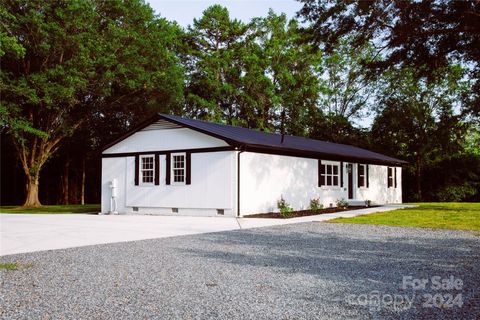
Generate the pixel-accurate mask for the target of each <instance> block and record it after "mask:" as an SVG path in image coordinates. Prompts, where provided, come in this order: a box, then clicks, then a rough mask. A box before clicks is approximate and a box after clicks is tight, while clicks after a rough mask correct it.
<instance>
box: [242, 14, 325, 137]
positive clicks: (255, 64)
mask: <svg viewBox="0 0 480 320" xmlns="http://www.w3.org/2000/svg"><path fill="white" fill-rule="evenodd" d="M252 28H254V30H255V33H254V34H255V41H252V44H251V47H253V48H256V50H252V52H251V53H250V54H251V55H252V56H254V57H255V59H252V58H251V59H250V60H252V61H248V62H247V63H246V68H247V72H246V75H245V82H247V83H248V84H249V85H248V86H246V88H248V90H246V91H247V92H248V95H249V96H250V97H251V98H252V99H251V103H250V105H251V106H252V105H253V106H255V105H257V112H256V114H257V116H258V117H259V118H260V119H261V122H260V123H262V125H261V126H259V127H260V128H268V127H269V128H268V129H270V130H277V131H284V132H285V133H288V134H294V135H302V136H305V135H309V132H310V131H311V128H309V127H307V126H306V124H307V120H308V115H309V112H310V111H311V110H315V109H316V107H317V103H318V96H319V91H320V85H319V78H318V74H319V70H320V64H321V52H319V51H316V50H312V48H311V46H310V45H308V44H306V43H304V42H302V41H301V40H302V39H301V37H302V34H301V32H300V27H299V24H298V22H297V21H296V20H294V19H292V20H288V19H287V17H286V15H285V14H281V15H277V14H275V13H274V12H273V11H272V10H270V11H269V13H268V15H267V17H265V18H256V19H254V20H253V21H252ZM254 68H256V70H261V72H260V73H259V74H258V75H257V73H255V72H252V69H254ZM252 75H253V76H252ZM250 78H251V79H250ZM260 83H265V85H262V86H260V92H254V91H255V90H257V91H258V89H259V88H258V86H256V85H255V84H260ZM264 88H265V89H266V90H265V89H264ZM263 94H266V95H267V97H269V99H259V97H261V96H262V95H263ZM264 100H265V102H264V103H263V104H260V103H261V102H262V101H264ZM282 112H284V113H285V118H284V119H282ZM267 123H270V126H268V125H267Z"/></svg>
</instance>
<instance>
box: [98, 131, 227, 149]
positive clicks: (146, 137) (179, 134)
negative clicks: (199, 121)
mask: <svg viewBox="0 0 480 320" xmlns="http://www.w3.org/2000/svg"><path fill="white" fill-rule="evenodd" d="M224 146H228V144H227V143H226V142H225V141H223V140H220V139H217V138H213V137H211V136H209V135H206V134H203V133H200V132H197V131H194V130H191V129H188V128H180V129H164V130H144V131H138V132H135V133H134V134H133V135H131V136H130V137H128V138H126V139H125V140H122V141H120V142H119V143H117V144H115V145H113V146H111V147H110V148H108V149H107V150H105V151H104V152H103V153H123V152H142V151H161V150H175V149H198V148H211V147H224Z"/></svg>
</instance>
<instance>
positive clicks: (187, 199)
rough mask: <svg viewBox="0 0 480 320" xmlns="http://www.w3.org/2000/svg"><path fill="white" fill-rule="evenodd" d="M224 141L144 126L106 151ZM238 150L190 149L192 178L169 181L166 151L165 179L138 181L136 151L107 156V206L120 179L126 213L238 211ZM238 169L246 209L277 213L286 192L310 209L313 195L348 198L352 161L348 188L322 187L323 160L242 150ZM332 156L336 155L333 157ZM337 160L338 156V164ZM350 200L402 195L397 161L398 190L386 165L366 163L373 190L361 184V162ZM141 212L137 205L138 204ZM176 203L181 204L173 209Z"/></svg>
mask: <svg viewBox="0 0 480 320" xmlns="http://www.w3.org/2000/svg"><path fill="white" fill-rule="evenodd" d="M227 145H228V144H227V143H225V142H224V141H223V140H220V139H216V138H213V137H211V136H208V135H205V134H202V133H199V132H196V131H194V130H191V129H188V128H173V129H172V128H170V129H156V130H152V129H149V130H144V131H139V132H136V133H134V134H133V135H131V136H130V137H128V138H126V139H125V140H123V141H120V142H119V143H117V144H115V145H114V146H112V147H110V148H108V149H107V150H105V151H104V154H114V153H135V152H146V151H152V152H156V151H159V152H162V151H172V150H182V149H199V148H212V147H224V146H227ZM238 153H239V152H238V151H217V152H203V153H195V152H192V153H191V184H190V185H166V182H165V177H166V171H165V170H166V156H165V155H164V154H161V155H160V159H159V160H160V164H159V165H160V184H159V185H149V186H142V185H138V186H135V184H134V178H135V158H134V156H133V155H132V156H122V157H105V158H103V159H102V212H103V213H107V212H109V211H110V200H111V189H110V187H109V184H110V181H112V180H113V179H116V180H117V198H116V200H117V201H116V202H117V211H118V212H119V213H129V214H166V215H202V216H205V215H210V216H213V215H217V209H224V210H225V216H235V215H236V214H237V155H238ZM240 157H241V161H240V163H241V168H240V169H241V170H240V172H241V175H240V182H241V186H240V201H241V202H240V212H241V215H248V214H255V213H263V212H271V211H278V208H277V201H278V200H279V199H280V197H281V196H283V198H284V199H285V200H286V201H287V202H288V203H289V204H290V205H291V206H292V207H293V208H294V209H296V210H302V209H308V207H309V203H310V199H313V198H319V199H320V201H321V203H322V204H323V206H324V207H329V206H335V205H336V202H337V200H339V199H342V198H343V199H348V191H347V186H348V174H347V170H346V164H347V162H344V166H343V168H342V170H343V181H344V184H343V188H341V187H318V160H317V159H308V158H299V157H290V156H281V155H269V154H261V153H253V152H242V153H241V155H240ZM329 162H331V161H329ZM334 163H337V164H340V162H334ZM353 168H354V169H353V170H354V172H353V199H354V200H357V201H364V200H371V201H372V202H373V203H374V204H384V203H400V202H401V201H402V189H401V186H402V178H401V176H402V174H401V168H399V167H397V168H396V170H397V188H387V167H386V166H378V165H369V188H357V180H356V179H357V174H356V172H357V165H356V164H354V166H353ZM134 207H136V208H138V211H133V208H134ZM172 208H178V211H179V212H178V213H173V212H172Z"/></svg>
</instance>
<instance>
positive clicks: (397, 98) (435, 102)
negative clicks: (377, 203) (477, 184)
mask: <svg viewBox="0 0 480 320" xmlns="http://www.w3.org/2000/svg"><path fill="white" fill-rule="evenodd" d="M417 72H419V71H418V70H417V69H414V68H403V69H400V70H397V71H395V73H393V72H390V73H389V74H388V75H387V81H388V83H387V85H386V86H385V89H384V92H383V94H382V99H381V101H380V107H379V109H378V110H377V111H378V115H377V117H376V118H375V120H374V124H373V126H372V131H371V134H372V139H373V140H374V141H373V148H374V149H377V150H378V151H380V152H384V153H387V154H390V155H393V156H397V157H399V158H402V159H405V160H407V161H409V162H410V163H411V166H410V167H409V168H407V179H406V188H405V189H406V190H415V192H414V193H413V194H412V193H410V194H407V198H408V197H410V199H413V200H420V199H423V196H424V193H423V188H422V184H424V180H423V172H424V169H425V167H427V166H428V165H429V164H431V163H432V162H433V161H436V160H438V159H442V158H444V157H446V156H449V155H453V154H458V153H459V152H461V151H462V149H463V147H462V144H463V137H464V135H465V131H466V129H467V128H468V124H467V123H465V121H464V120H463V119H462V115H461V114H460V113H459V112H458V100H457V98H458V96H461V94H462V92H464V91H467V90H469V85H468V82H465V81H462V77H463V74H464V71H463V69H462V68H460V67H459V66H450V67H449V68H445V69H443V70H442V71H439V74H438V75H436V77H435V78H434V81H432V80H430V81H428V80H427V79H425V78H423V79H422V78H420V77H419V76H418V74H417ZM420 72H421V71H420ZM456 107H457V108H456ZM455 109H457V111H456V110H455ZM410 173H412V174H413V176H414V178H413V181H414V184H413V186H412V187H413V188H408V186H409V185H410V183H409V180H410Z"/></svg>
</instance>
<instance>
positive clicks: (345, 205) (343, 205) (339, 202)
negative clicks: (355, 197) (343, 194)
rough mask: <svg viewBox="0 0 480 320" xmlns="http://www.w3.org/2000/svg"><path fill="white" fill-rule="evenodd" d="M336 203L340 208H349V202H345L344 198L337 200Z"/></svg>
mask: <svg viewBox="0 0 480 320" xmlns="http://www.w3.org/2000/svg"><path fill="white" fill-rule="evenodd" d="M335 203H336V205H337V207H338V208H343V209H345V208H348V201H347V200H345V199H344V198H342V199H337V201H336V202H335Z"/></svg>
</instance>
